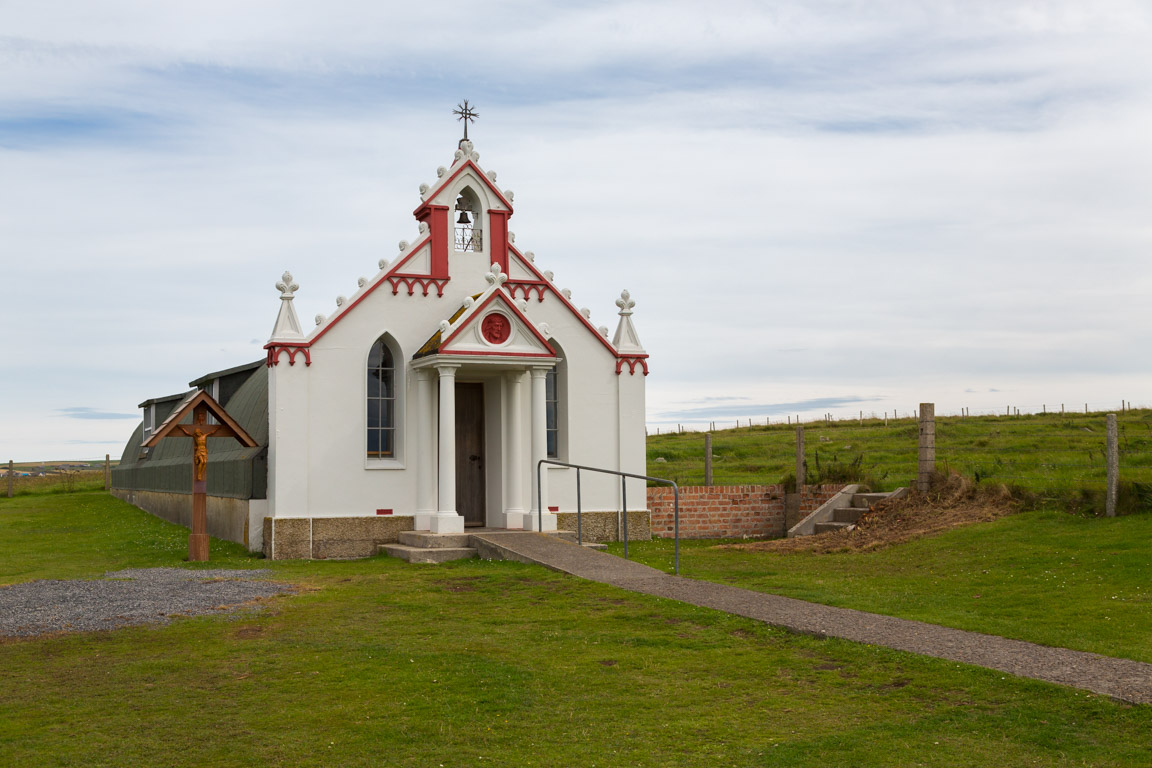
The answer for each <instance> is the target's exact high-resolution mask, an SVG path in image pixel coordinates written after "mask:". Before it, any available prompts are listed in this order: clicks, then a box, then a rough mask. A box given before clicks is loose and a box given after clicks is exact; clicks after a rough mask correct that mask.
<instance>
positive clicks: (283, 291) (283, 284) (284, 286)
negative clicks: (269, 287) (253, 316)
mask: <svg viewBox="0 0 1152 768" xmlns="http://www.w3.org/2000/svg"><path fill="white" fill-rule="evenodd" d="M276 290H278V291H280V298H282V299H290V298H292V295H293V294H294V293H295V292H296V291H298V290H300V286H299V285H297V284H296V283H294V282H292V273H291V272H285V273H284V274H283V275H282V276H281V277H280V282H278V283H276Z"/></svg>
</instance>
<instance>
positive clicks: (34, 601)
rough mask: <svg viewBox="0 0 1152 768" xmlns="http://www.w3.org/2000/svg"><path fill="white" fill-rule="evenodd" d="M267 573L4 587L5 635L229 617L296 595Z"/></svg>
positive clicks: (155, 572) (186, 573) (154, 574)
mask: <svg viewBox="0 0 1152 768" xmlns="http://www.w3.org/2000/svg"><path fill="white" fill-rule="evenodd" d="M266 573H268V571H267V570H222V569H215V570H188V569H183V568H134V569H130V570H124V571H114V572H111V573H107V574H105V575H104V578H103V579H99V580H94V581H79V580H76V581H56V580H42V581H32V582H28V583H26V584H13V585H10V586H6V587H0V635H7V636H10V637H32V636H35V635H43V634H48V633H53V632H90V631H93V630H100V629H116V628H118V627H125V626H131V625H136V624H167V623H168V622H169V621H171V620H172V619H173V618H175V617H177V616H198V615H202V614H209V613H224V612H228V611H234V610H237V609H240V608H242V607H245V604H246V603H249V602H251V601H252V600H256V599H258V598H262V597H271V596H273V595H278V594H281V593H284V592H288V591H291V590H292V586H291V585H290V584H285V583H283V582H277V581H262V580H260V577H261V576H263V575H264V574H266Z"/></svg>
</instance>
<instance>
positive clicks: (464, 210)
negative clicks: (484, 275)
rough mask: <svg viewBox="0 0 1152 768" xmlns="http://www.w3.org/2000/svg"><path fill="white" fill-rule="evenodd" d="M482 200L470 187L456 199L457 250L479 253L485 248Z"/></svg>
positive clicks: (465, 188) (461, 191)
mask: <svg viewBox="0 0 1152 768" xmlns="http://www.w3.org/2000/svg"><path fill="white" fill-rule="evenodd" d="M481 213H482V211H481V210H480V199H479V198H478V197H476V193H475V192H473V191H472V189H471V188H469V187H464V189H462V190H460V194H459V195H458V196H457V197H456V250H458V251H473V252H479V251H480V250H481V249H482V248H483V247H484V227H483V224H482V223H481V222H480V214H481Z"/></svg>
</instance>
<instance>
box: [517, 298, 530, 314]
mask: <svg viewBox="0 0 1152 768" xmlns="http://www.w3.org/2000/svg"><path fill="white" fill-rule="evenodd" d="M516 309H518V310H520V311H521V312H527V311H528V299H520V300H518V301H517V302H516Z"/></svg>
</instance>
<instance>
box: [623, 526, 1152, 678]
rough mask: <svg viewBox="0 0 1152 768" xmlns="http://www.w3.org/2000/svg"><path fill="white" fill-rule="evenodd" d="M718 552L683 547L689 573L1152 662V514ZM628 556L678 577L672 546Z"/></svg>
mask: <svg viewBox="0 0 1152 768" xmlns="http://www.w3.org/2000/svg"><path fill="white" fill-rule="evenodd" d="M716 543H717V542H715V541H684V542H681V558H680V568H681V574H682V575H684V576H688V577H690V578H696V579H703V580H705V581H715V582H722V583H725V584H733V585H736V586H741V587H745V588H747V589H754V590H759V591H762V592H771V593H774V594H779V595H787V596H789V597H796V598H799V599H802V600H810V601H813V602H818V603H825V604H827V605H835V606H840V607H844V608H856V609H859V610H864V611H872V612H875V613H883V614H887V615H890V616H899V617H901V618H905V619H917V620H920V621H926V622H930V623H933V624H943V625H946V626H950V627H957V628H960V629H968V630H973V631H977V632H987V633H989V634H994V635H1003V636H1005V637H1014V638H1018V639H1020V640H1029V641H1031V642H1035V643H1041V644H1044V645H1056V646H1063V647H1066V648H1075V649H1078V650H1083V651H1092V652H1095V653H1101V654H1104V655H1108V656H1122V657H1126V658H1130V659H1136V660H1139V661H1146V662H1152V515H1129V516H1125V517H1116V518H1087V517H1082V516H1078V515H1069V514H1067V513H1064V512H1059V511H1053V510H1031V511H1028V512H1023V513H1020V514H1017V515H1012V516H1009V517H1005V518H1001V519H999V520H996V521H994V522H990V523H982V524H977V525H971V526H966V527H963V528H958V529H955V530H952V531H949V532H946V533H944V534H941V535H938V536H933V537H929V538H924V539H919V540H916V541H912V542H908V543H906V544H901V545H898V546H894V547H890V548H888V549H883V550H880V551H872V552H863V553H861V552H854V553H853V552H838V553H832V554H813V553H810V552H786V553H783V552H782V553H776V552H765V551H747V550H731V549H719V548H717V547H715V546H714V545H715V544H716ZM612 548H613V551H615V552H617V553H619V552H621V551H622V545H618V544H614V545H612ZM629 554H630V556H631V557H632V559H634V560H639V561H641V562H645V563H648V564H649V565H653V566H655V567H657V568H661V569H664V570H668V569H670V568H671V562H672V542H671V541H669V540H666V539H665V540H654V541H651V542H633V543H631V544H630V545H629Z"/></svg>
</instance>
